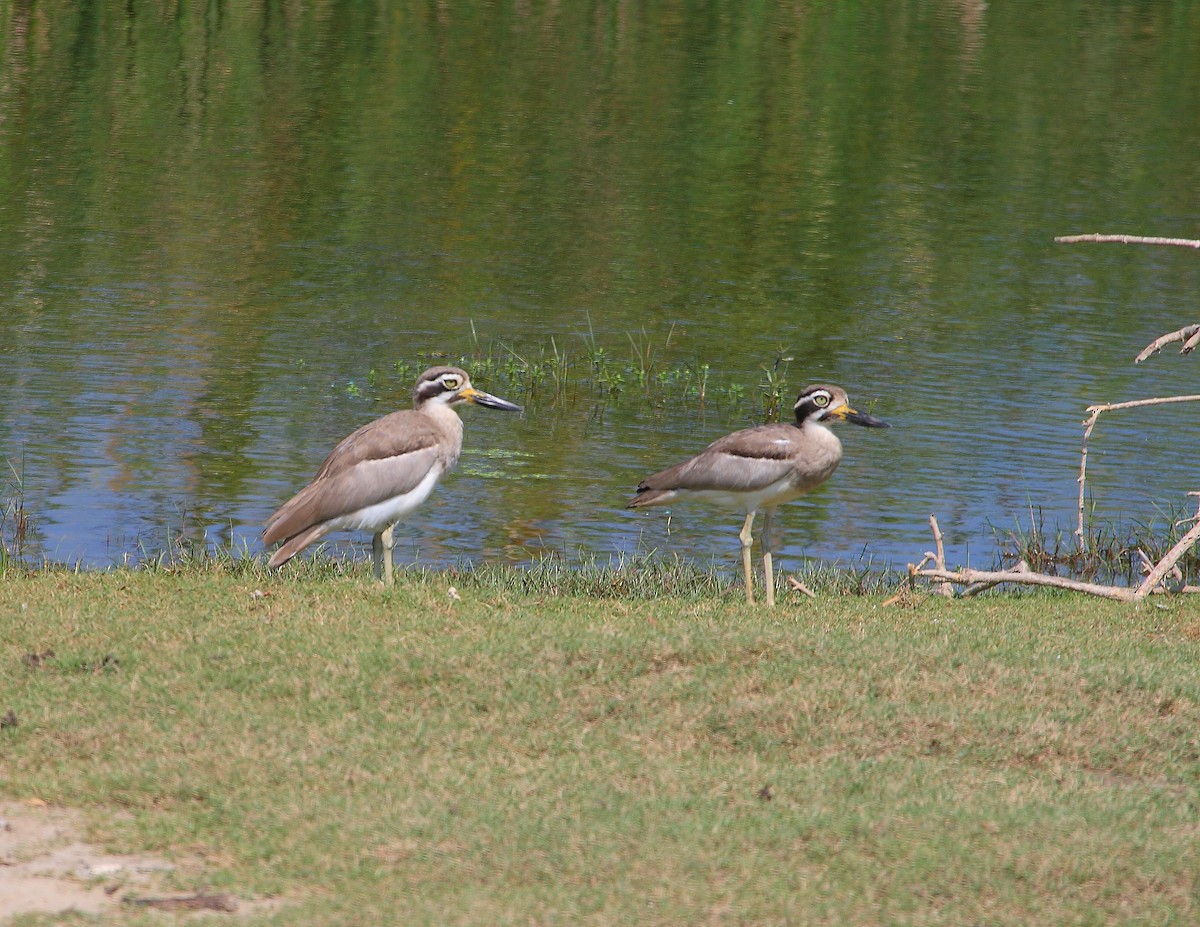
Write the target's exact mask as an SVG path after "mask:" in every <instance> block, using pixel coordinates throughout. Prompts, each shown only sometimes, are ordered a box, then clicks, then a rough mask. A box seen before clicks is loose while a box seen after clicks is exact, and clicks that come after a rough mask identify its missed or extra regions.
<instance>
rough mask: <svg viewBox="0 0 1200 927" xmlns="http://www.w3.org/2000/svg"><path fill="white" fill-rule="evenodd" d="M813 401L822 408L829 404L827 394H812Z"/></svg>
mask: <svg viewBox="0 0 1200 927" xmlns="http://www.w3.org/2000/svg"><path fill="white" fill-rule="evenodd" d="M813 402H815V403H816V404H817V405H818V406H820V407H821V408H822V409H824V408H825V407H826V406H827V405H829V394H828V393H817V394H816V395H815V396H813Z"/></svg>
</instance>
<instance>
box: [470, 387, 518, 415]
mask: <svg viewBox="0 0 1200 927" xmlns="http://www.w3.org/2000/svg"><path fill="white" fill-rule="evenodd" d="M458 398H459V399H465V400H466V401H467V402H470V403H473V404H475V405H477V406H483V407H484V408H485V409H503V410H504V411H505V412H523V411H525V410H524V409H522V408H521V407H520V406H519V405H517V404H516V403H515V402H509V401H508V400H507V399H501V398H500V397H499V396H493V395H492V394H491V393H485V392H484V391H483V390H481V389H476V388H475V387H473V386H468V387H467V388H466V389H465V390H463V391H462V392H461V393H459V394H458Z"/></svg>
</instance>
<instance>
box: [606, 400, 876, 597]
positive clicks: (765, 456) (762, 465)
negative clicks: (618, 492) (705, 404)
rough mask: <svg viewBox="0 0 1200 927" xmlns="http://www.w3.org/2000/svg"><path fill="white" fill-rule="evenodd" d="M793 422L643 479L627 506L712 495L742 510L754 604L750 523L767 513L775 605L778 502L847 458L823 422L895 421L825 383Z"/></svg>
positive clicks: (724, 441)
mask: <svg viewBox="0 0 1200 927" xmlns="http://www.w3.org/2000/svg"><path fill="white" fill-rule="evenodd" d="M795 415H796V420H795V422H775V423H772V424H768V425H759V426H757V427H754V428H744V429H742V430H741V431H735V432H733V433H731V434H727V435H725V436H724V437H723V438H718V439H717V440H716V441H714V442H713V443H712V444H710V445H709V446H708V447H706V448H705V449H704V450H703V451H701V452H700V453H699V454H697V455H696V456H694V457H692V458H691V459H689V460H685V461H684V462H683V463H681V464H676V465H675V466H673V467H669V468H668V469H666V470H663V471H661V472H659V473H655V474H654V475H653V476H650V477H647V478H646V479H644V480H642V482H641V483H640V484H639V485H638V488H637V495H636V496H634V497H633V498H632V499H630V500H629V504H628V507H629V508H632V509H638V508H644V507H647V506H652V505H668V504H670V503H672V502H675V501H677V500H678V501H682V500H684V499H690V498H696V499H707V500H708V501H710V502H714V503H716V504H718V505H721V506H724V507H727V508H733V509H735V510H738V511H741V512H745V513H746V520H745V522H744V523H743V525H742V530H741V533H740V534H739V535H738V538H739V539H740V540H741V542H742V572H743V574H744V576H745V585H746V601H747V602H748V603H749V604H751V605H753V604H754V579H753V573H752V570H751V566H750V559H751V556H750V554H751V544H752V535H751V533H750V530H751V526H752V525H753V524H754V516H755V515H756V514H757V513H758V512H763V513H764V518H763V529H762V548H763V571H764V581H765V586H766V598H767V606H768V607H770V606H773V605H774V604H775V577H774V574H773V572H772V558H771V516H772V515H773V514H774V512H775V509H776V507H777V506H779V505H782V504H783V503H785V502H791V501H792V500H793V499H797V498H799V497H800V496H802V495H804V494H805V493H806V492H809V491H810V490H812V489H815V488H816V487H818V486H820V485H821V484H822V483H824V482H825V481H826V480H827V479H829V477H830V476H831V475H832V474H833V471H834V470H835V469H836V468H837V465H838V463H839V462H841V459H842V442H841V441H840V440H838V436H837V435H835V434H834V433H833V432H832V431H830V429H829V428H828V427H827V425H826V423H832V422H853V423H854V424H855V425H863V426H865V427H867V428H890V427H891V426H890V425H889V424H888V423H887V422H885V421H883V420H882V419H878V418H876V417H875V416H873V415H868V414H866V413H865V412H859V411H858V410H857V409H854V408H853V407H851V405H850V399H849V397H848V396H847V395H846V391H845V390H844V389H842V388H841V387H839V386H832V385H830V384H828V383H814V384H812V385H811V386H806V387H805V388H804V389H803V390H802V391H801V393H800V396H799V398H798V399H797V400H796V405H795Z"/></svg>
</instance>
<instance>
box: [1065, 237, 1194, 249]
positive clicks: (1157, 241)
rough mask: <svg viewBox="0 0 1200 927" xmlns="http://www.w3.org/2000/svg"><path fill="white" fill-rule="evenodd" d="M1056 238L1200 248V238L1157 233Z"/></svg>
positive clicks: (1067, 241) (1070, 241) (1073, 240)
mask: <svg viewBox="0 0 1200 927" xmlns="http://www.w3.org/2000/svg"><path fill="white" fill-rule="evenodd" d="M1054 240H1055V241H1056V242H1058V243H1059V244H1062V245H1074V244H1078V243H1079V242H1084V241H1097V242H1116V243H1117V244H1120V245H1176V246H1178V247H1180V248H1200V239H1195V238H1160V237H1158V236H1157V235H1098V234H1090V235H1055V236H1054Z"/></svg>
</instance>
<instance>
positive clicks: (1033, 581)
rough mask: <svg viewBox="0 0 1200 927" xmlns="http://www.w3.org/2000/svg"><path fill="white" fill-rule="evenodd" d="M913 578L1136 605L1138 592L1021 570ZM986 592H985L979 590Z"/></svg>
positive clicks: (923, 572) (933, 572)
mask: <svg viewBox="0 0 1200 927" xmlns="http://www.w3.org/2000/svg"><path fill="white" fill-rule="evenodd" d="M912 575H915V576H920V577H922V578H924V579H935V580H942V581H943V582H952V583H958V584H959V585H963V586H970V585H972V584H974V583H990V584H991V585H993V586H995V585H999V584H1000V583H1020V584H1021V585H1025V586H1053V587H1054V588H1056V589H1071V590H1073V591H1075V592H1086V593H1088V594H1089V595H1098V596H1103V597H1104V598H1106V599H1116V600H1118V601H1120V602H1132V601H1133V600H1134V592H1133V590H1132V589H1125V588H1122V587H1120V586H1101V585H1099V584H1098V583H1085V582H1080V581H1079V580H1077V579H1067V578H1066V577H1064V576H1047V575H1046V574H1045V573H1031V572H1028V571H1024V570H1022V571H1017V570H971V569H966V568H963V569H960V570H956V571H953V572H952V571H950V570H928V569H926V570H915V571H912ZM979 591H982V590H979Z"/></svg>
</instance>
